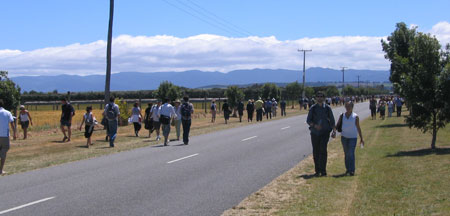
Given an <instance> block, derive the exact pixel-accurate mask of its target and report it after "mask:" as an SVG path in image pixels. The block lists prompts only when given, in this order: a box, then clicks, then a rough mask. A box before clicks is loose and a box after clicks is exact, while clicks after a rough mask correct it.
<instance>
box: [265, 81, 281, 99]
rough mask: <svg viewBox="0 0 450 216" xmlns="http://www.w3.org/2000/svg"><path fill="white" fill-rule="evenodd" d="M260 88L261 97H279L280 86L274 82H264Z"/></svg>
mask: <svg viewBox="0 0 450 216" xmlns="http://www.w3.org/2000/svg"><path fill="white" fill-rule="evenodd" d="M261 89H262V97H263V99H267V98H270V99H272V98H275V99H279V97H280V88H279V87H278V86H277V85H275V84H274V83H266V84H264V85H263V86H262V87H261Z"/></svg>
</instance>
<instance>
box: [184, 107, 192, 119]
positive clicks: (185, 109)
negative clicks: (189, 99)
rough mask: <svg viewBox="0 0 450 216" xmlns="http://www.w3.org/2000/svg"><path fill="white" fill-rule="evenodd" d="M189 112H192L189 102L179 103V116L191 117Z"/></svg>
mask: <svg viewBox="0 0 450 216" xmlns="http://www.w3.org/2000/svg"><path fill="white" fill-rule="evenodd" d="M191 112H192V107H191V105H190V104H188V103H183V105H181V116H182V117H183V118H184V119H189V118H190V117H191Z"/></svg>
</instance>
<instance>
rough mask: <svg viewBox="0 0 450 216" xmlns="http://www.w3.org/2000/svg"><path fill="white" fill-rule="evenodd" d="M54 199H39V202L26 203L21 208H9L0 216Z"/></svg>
mask: <svg viewBox="0 0 450 216" xmlns="http://www.w3.org/2000/svg"><path fill="white" fill-rule="evenodd" d="M54 198H55V197H48V198H45V199H41V200H37V201H34V202H30V203H27V204H25V205H21V206H17V207H14V208H10V209H7V210H4V211H1V212H0V215H1V214H6V213H8V212H12V211H15V210H18V209H21V208H25V207H28V206H31V205H36V204H38V203H41V202H45V201H48V200H51V199H54Z"/></svg>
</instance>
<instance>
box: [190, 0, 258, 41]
mask: <svg viewBox="0 0 450 216" xmlns="http://www.w3.org/2000/svg"><path fill="white" fill-rule="evenodd" d="M187 1H188V2H190V3H191V4H193V5H195V6H196V7H198V8H199V9H200V10H202V11H204V12H206V13H208V14H210V15H211V16H212V17H214V18H216V20H218V21H220V22H222V23H225V24H228V25H229V26H232V27H234V28H235V29H237V30H239V31H242V32H244V33H246V34H247V35H249V36H251V35H254V34H253V33H251V32H249V31H247V30H245V29H243V28H241V27H239V26H237V25H235V24H233V23H231V22H229V21H227V20H225V19H223V18H221V17H219V16H217V15H216V14H214V13H213V12H211V11H209V10H207V9H205V8H203V7H202V6H200V5H198V4H197V3H195V2H193V1H191V0H187Z"/></svg>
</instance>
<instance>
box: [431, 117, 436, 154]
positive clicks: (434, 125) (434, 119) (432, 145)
mask: <svg viewBox="0 0 450 216" xmlns="http://www.w3.org/2000/svg"><path fill="white" fill-rule="evenodd" d="M436 136H437V125H436V113H433V140H432V141H431V149H436Z"/></svg>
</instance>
